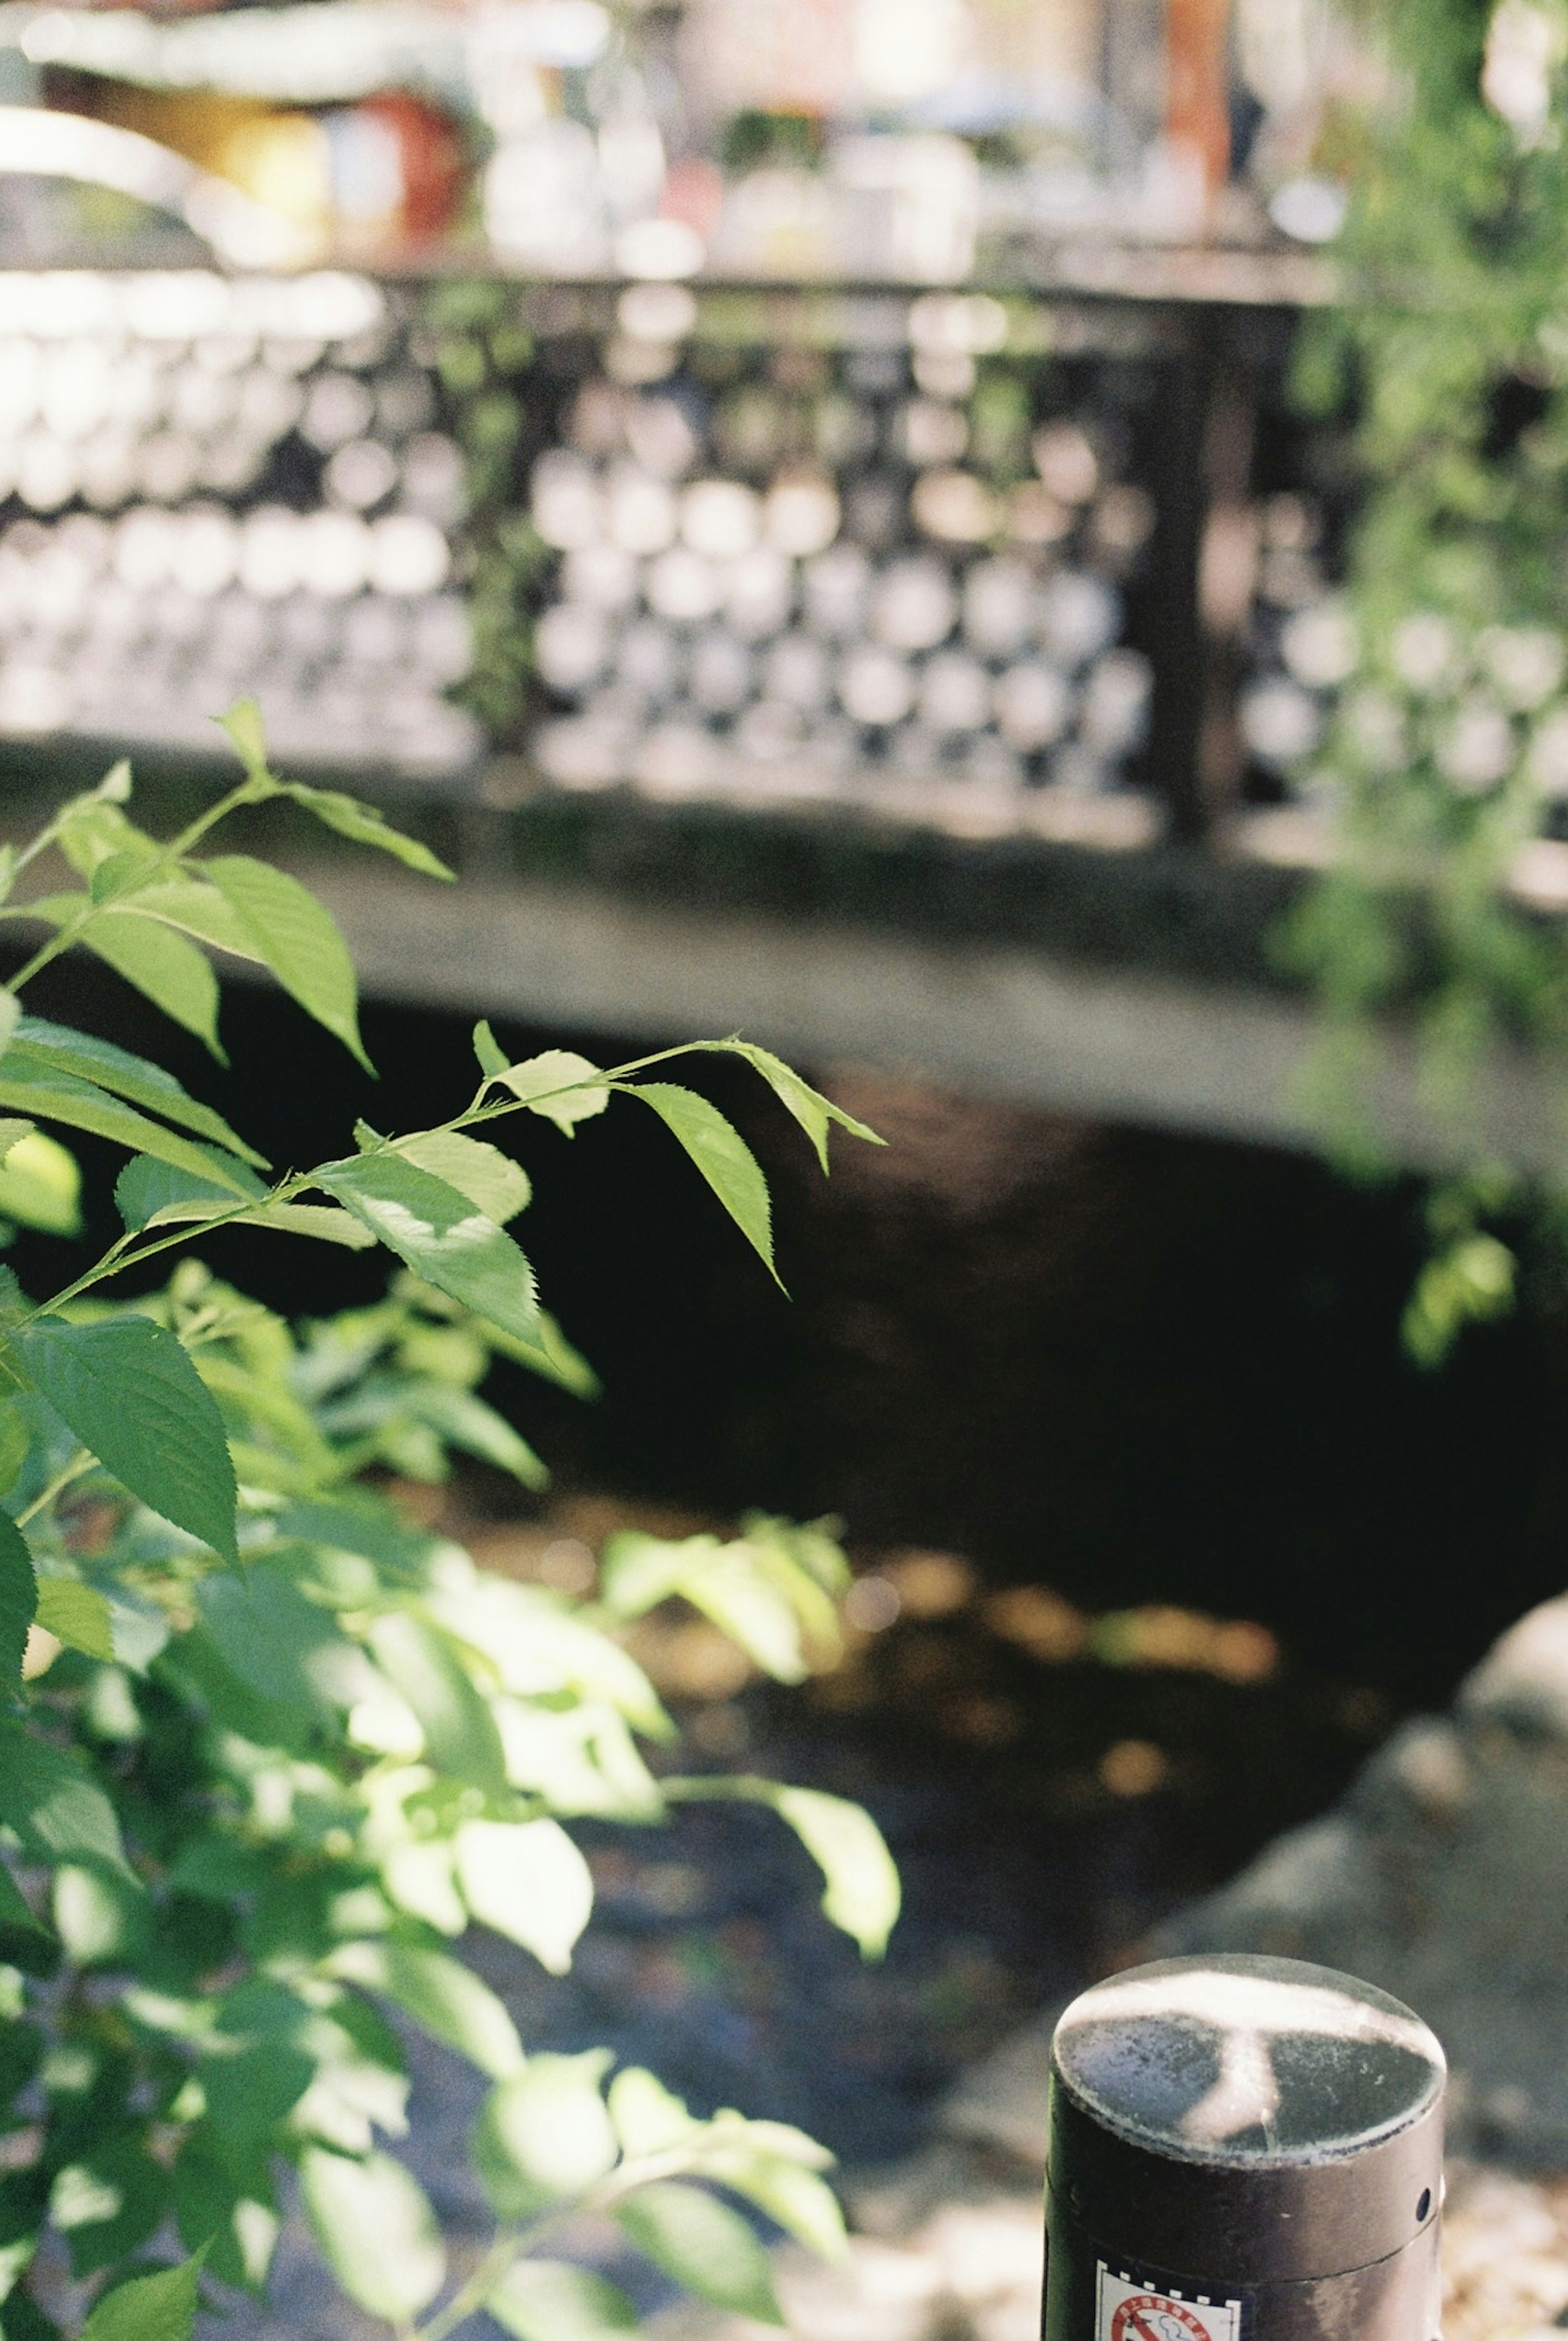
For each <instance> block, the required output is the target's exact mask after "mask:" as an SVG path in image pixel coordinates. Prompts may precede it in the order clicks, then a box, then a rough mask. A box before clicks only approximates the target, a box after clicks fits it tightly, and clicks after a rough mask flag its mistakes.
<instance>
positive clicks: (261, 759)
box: [217, 699, 272, 780]
mask: <svg viewBox="0 0 1568 2341" xmlns="http://www.w3.org/2000/svg"><path fill="white" fill-rule="evenodd" d="M217 721H218V728H219V729H220V731H223V732H227V733H228V735H229V738H230V739H231V740H232V741H233V744H234V752H235V753H236V754H237V755H238V757H239V759H240V762H241V763H242V764H243V766H244V768H245V770H246V772H249V773H250V774H251V776H252V778H253V779H255V778H257V777H263V778H266V779H269V780H270V779H271V777H272V775H271V773H270V772H268V771H267V735H266V730H265V727H264V725H263V722H262V711H261V709H260V708H259V707H258V706H257V704H256V702H255V701H254V700H253V699H236V700H235V702H234V703H233V706H232V707H231V708H230V710H229V712H228V713H227V714H226V715H220V716H219V717H218V719H217Z"/></svg>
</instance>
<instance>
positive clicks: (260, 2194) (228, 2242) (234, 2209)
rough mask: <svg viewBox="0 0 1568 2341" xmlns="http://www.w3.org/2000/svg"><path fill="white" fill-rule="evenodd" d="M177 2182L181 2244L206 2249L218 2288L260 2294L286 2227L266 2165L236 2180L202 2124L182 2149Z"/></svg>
mask: <svg viewBox="0 0 1568 2341" xmlns="http://www.w3.org/2000/svg"><path fill="white" fill-rule="evenodd" d="M257 2159H258V2160H260V2157H258V2158H257ZM271 2193H272V2190H271V2187H270V2186H269V2184H268V2179H267V2172H266V2168H265V2166H264V2162H263V2163H262V2164H261V2167H254V2165H253V2167H252V2168H251V2169H249V2170H247V2172H246V2173H245V2175H244V2177H236V2176H235V2174H234V2172H233V2169H232V2168H231V2167H230V2165H229V2163H228V2162H227V2161H225V2160H224V2158H223V2156H222V2155H221V2154H219V2153H218V2152H217V2150H216V2149H215V2147H214V2146H213V2137H212V2133H211V2130H210V2127H209V2126H208V2125H207V2124H206V2123H204V2122H202V2123H198V2124H197V2125H196V2126H195V2127H194V2129H193V2130H192V2131H191V2133H190V2135H189V2136H188V2137H186V2139H185V2142H184V2146H182V2147H181V2148H180V2151H179V2155H178V2157H177V2158H176V2160H175V2163H174V2215H175V2217H176V2219H177V2220H178V2222H179V2228H180V2240H181V2242H182V2243H183V2244H184V2245H186V2246H188V2247H192V2248H194V2247H195V2246H204V2247H205V2249H206V2255H207V2265H208V2266H209V2267H210V2268H211V2269H212V2271H213V2275H214V2276H216V2277H217V2278H218V2279H219V2281H220V2283H223V2284H236V2285H243V2286H245V2288H246V2289H247V2290H248V2291H251V2292H259V2291H260V2290H261V2289H262V2286H263V2284H264V2283H265V2281H266V2275H267V2269H268V2267H269V2266H270V2265H271V2262H272V2256H273V2250H274V2248H275V2246H276V2244H277V2239H278V2233H279V2229H280V2226H281V2225H282V2223H281V2221H280V2220H279V2218H278V2215H277V2212H276V2209H275V2208H274V2207H273V2202H272V2200H271Z"/></svg>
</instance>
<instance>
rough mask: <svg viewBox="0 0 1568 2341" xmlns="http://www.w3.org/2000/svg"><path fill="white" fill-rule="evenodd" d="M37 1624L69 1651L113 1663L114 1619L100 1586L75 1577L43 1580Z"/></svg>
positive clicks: (39, 1589)
mask: <svg viewBox="0 0 1568 2341" xmlns="http://www.w3.org/2000/svg"><path fill="white" fill-rule="evenodd" d="M35 1622H36V1623H37V1624H38V1625H40V1626H42V1627H43V1629H44V1630H45V1633H48V1634H53V1635H54V1637H55V1640H56V1641H57V1642H64V1643H65V1648H66V1649H68V1650H80V1651H81V1652H82V1653H83V1655H84V1657H85V1658H89V1659H104V1661H105V1663H112V1662H113V1660H114V1619H113V1615H112V1612H111V1610H110V1608H109V1604H108V1600H107V1599H106V1598H105V1596H104V1595H103V1594H102V1593H100V1592H99V1591H98V1589H97V1588H96V1586H93V1585H84V1584H83V1583H82V1582H81V1580H80V1579H77V1578H74V1577H41V1578H40V1579H38V1614H37V1618H36V1620H35Z"/></svg>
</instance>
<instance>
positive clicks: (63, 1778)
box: [0, 1721, 133, 1877]
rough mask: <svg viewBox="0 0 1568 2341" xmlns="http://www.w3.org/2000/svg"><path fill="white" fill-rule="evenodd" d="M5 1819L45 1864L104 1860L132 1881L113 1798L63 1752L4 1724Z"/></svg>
mask: <svg viewBox="0 0 1568 2341" xmlns="http://www.w3.org/2000/svg"><path fill="white" fill-rule="evenodd" d="M0 1821H4V1822H5V1824H6V1825H7V1826H8V1827H9V1828H14V1829H15V1832H16V1834H17V1836H18V1837H19V1838H21V1840H22V1844H23V1847H24V1849H25V1851H26V1852H28V1853H30V1854H32V1855H34V1856H35V1858H36V1859H38V1860H40V1861H47V1862H59V1861H82V1862H88V1863H91V1862H102V1863H104V1865H105V1866H106V1867H107V1868H111V1869H118V1870H122V1871H124V1874H125V1876H126V1877H131V1876H132V1874H133V1873H132V1872H131V1870H130V1869H129V1868H128V1867H127V1865H126V1861H125V1853H124V1847H123V1846H122V1844H121V1842H120V1824H119V1822H118V1821H117V1820H116V1819H115V1818H114V1807H113V1805H111V1803H110V1802H109V1799H108V1798H107V1797H106V1796H105V1795H104V1791H103V1789H102V1788H99V1786H98V1784H97V1782H96V1781H95V1780H94V1779H91V1778H89V1777H88V1775H87V1774H86V1772H84V1770H83V1769H82V1768H81V1767H80V1766H79V1765H78V1764H77V1762H76V1760H75V1759H74V1758H73V1757H70V1756H67V1755H66V1754H65V1752H64V1751H63V1750H62V1749H61V1748H52V1747H51V1746H50V1745H49V1744H48V1742H47V1741H46V1740H43V1739H35V1738H34V1736H33V1734H32V1733H31V1732H30V1731H28V1730H27V1729H26V1728H25V1727H24V1726H23V1725H21V1724H20V1723H15V1722H9V1721H7V1722H4V1723H0Z"/></svg>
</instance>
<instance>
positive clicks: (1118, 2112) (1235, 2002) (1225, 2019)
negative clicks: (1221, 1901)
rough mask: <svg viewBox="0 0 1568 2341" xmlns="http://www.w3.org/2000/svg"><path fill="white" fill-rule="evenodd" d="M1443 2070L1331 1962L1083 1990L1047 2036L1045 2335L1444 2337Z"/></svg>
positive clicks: (1265, 1965)
mask: <svg viewBox="0 0 1568 2341" xmlns="http://www.w3.org/2000/svg"><path fill="white" fill-rule="evenodd" d="M1444 2071H1445V2067H1444V2057H1443V2051H1442V2048H1441V2047H1439V2045H1438V2043H1437V2040H1436V2038H1435V2037H1434V2035H1433V2034H1432V2033H1431V2032H1430V2031H1429V2030H1428V2029H1427V2027H1426V2026H1425V2025H1424V2024H1423V2023H1422V2021H1421V2019H1420V2018H1419V2017H1416V2016H1414V2015H1412V2013H1411V2011H1410V2010H1409V2009H1408V2008H1407V2007H1402V2006H1401V2005H1400V2003H1399V2001H1398V2000H1396V1999H1391V1998H1390V1997H1388V1995H1387V1994H1386V1993H1385V1992H1381V1991H1378V1990H1375V1989H1374V1987H1372V1986H1371V1985H1370V1984H1365V1983H1359V1982H1357V1981H1356V1980H1355V1978H1354V1977H1350V1976H1345V1975H1339V1974H1337V1973H1335V1970H1334V1969H1332V1968H1330V1967H1307V1966H1305V1965H1303V1964H1301V1963H1300V1962H1298V1961H1296V1960H1294V1959H1268V1958H1248V1957H1214V1958H1184V1959H1162V1960H1159V1961H1157V1962H1156V1964H1155V1965H1153V1966H1151V1967H1135V1968H1133V1969H1131V1970H1130V1971H1128V1972H1127V1973H1126V1974H1123V1975H1119V1976H1114V1977H1111V1978H1110V1980H1109V1981H1108V1982H1106V1983H1102V1984H1097V1985H1096V1986H1095V1987H1094V1988H1093V1989H1092V1990H1090V1991H1087V1992H1085V1993H1084V1994H1083V1996H1082V1997H1080V1998H1078V1999H1076V2000H1075V2001H1074V2002H1073V2004H1072V2006H1071V2007H1069V2008H1068V2009H1067V2013H1066V2014H1065V2015H1064V2016H1063V2017H1062V2018H1061V2021H1060V2023H1059V2024H1058V2025H1057V2032H1056V2038H1055V2042H1054V2044H1053V2047H1052V2051H1051V2083H1050V2087H1051V2107H1050V2161H1049V2169H1048V2174H1047V2190H1046V2226H1047V2247H1046V2297H1045V2341H1438V2335H1439V2322H1438V2320H1439V2313H1440V2286H1439V2280H1438V2223H1439V2216H1440V2210H1441V2205H1442V2197H1443V2089H1444Z"/></svg>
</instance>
